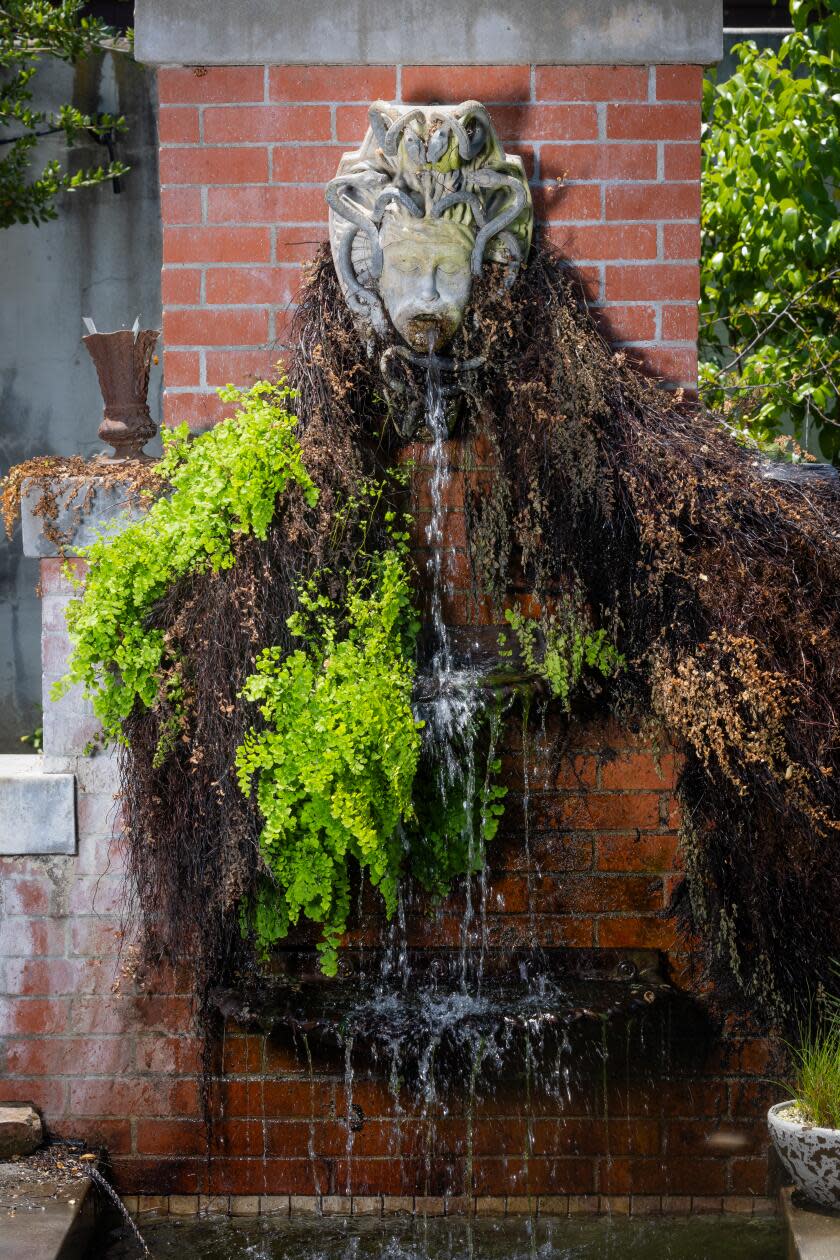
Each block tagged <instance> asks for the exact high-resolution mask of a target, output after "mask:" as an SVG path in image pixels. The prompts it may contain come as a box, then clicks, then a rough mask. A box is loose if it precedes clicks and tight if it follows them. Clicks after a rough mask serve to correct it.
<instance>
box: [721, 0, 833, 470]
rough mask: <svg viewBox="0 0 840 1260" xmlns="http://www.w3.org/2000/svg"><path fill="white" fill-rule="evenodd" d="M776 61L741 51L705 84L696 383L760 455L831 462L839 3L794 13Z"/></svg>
mask: <svg viewBox="0 0 840 1260" xmlns="http://www.w3.org/2000/svg"><path fill="white" fill-rule="evenodd" d="M790 8H791V17H792V21H793V25H794V28H795V29H794V30H793V32H792V33H791V34H790V35H788V36H787V37H786V38H785V40H784V41H783V43H782V46H781V49H780V51H779V52H778V53H776V52H774V51H773V50H772V49H763V50H759V49H758V47H757V46H756V44H755V43H753V42H752V41H748V42H746V43H742V44H739V45H737V46H736V48H735V49H734V52H735V54H736V55H737V57H738V65H737V69H736V71H735V73H734V74H733V75H732V77H731V78H729V79H727V80H726V81H725V82H724V83H720V84H718V85H715V84H713V83H712V82H711V81H708V80H707V81H706V83H705V85H704V129H703V137H704V139H703V183H702V192H703V207H702V229H703V268H702V298H701V319H702V329H701V357H702V359H703V363H702V365H701V382H702V385H703V387H704V396H705V398H706V400H707V401H708V403H709V404H710V405H711V406H714V407H718V408H722V409H723V410H724V411H725V412H726V413H727V417H728V420H729V422H730V423H731V424H732V425H733V427H734V428H735V429H736V431H737V432H741V433H748V434H749V435H751V436H752V437H753V438H754V439H757V440H758V441H759V443H760V444H763V445H767V444H768V443H772V441H773V439H774V438H775V437H776V436H777V435H779V434H780V433H782V432H783V431H786V432H787V433H790V432H791V431H792V432H793V434H794V435H795V436H796V437H797V438H798V440H799V441H800V442H801V443H802V444H803V445H804V446H807V443H808V439H809V436H811V435H810V434H809V432H808V430H809V427H810V428H811V430H812V433H813V431H814V430H817V431H819V447H820V449H821V452H822V454H823V455H824V456H825V457H826V458H829V459H833V458H836V457H837V455H838V453H840V410H838V380H840V302H838V297H837V294H838V291H840V289H838V277H840V216H838V204H837V188H838V184H839V183H840V0H824V2H823V3H815V0H792V2H791V6H790Z"/></svg>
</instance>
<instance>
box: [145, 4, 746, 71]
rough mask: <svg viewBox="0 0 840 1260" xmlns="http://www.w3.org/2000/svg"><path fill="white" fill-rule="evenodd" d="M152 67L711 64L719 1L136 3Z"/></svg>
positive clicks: (719, 31)
mask: <svg viewBox="0 0 840 1260" xmlns="http://www.w3.org/2000/svg"><path fill="white" fill-rule="evenodd" d="M134 32H135V35H134V48H135V55H136V56H137V59H138V61H141V62H146V63H148V64H152V65H173V64H177V65H249V64H250V65H266V64H270V65H393V64H398V65H417V64H421V63H422V64H423V65H438V66H446V65H456V66H458V65H516V64H521V63H526V64H534V63H536V64H539V65H616V64H617V65H655V64H663V63H672V64H674V63H675V64H694V65H709V64H711V63H712V62H716V61H719V60H720V58H721V57H722V56H723V5H722V0H635V2H634V0H597V3H596V4H592V3H591V2H590V0H482V3H476V0H426V3H425V4H400V3H395V0H318V3H317V4H312V3H311V2H310V0H285V2H284V3H283V4H279V3H277V0H248V3H247V4H245V5H243V4H242V3H241V0H217V3H215V4H212V5H208V4H207V3H206V0H179V3H178V4H173V3H172V0H137V2H136V4H135V6H134Z"/></svg>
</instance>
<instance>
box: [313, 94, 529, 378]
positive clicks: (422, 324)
mask: <svg viewBox="0 0 840 1260" xmlns="http://www.w3.org/2000/svg"><path fill="white" fill-rule="evenodd" d="M368 117H369V119H370V126H369V128H368V130H367V134H366V135H365V137H364V140H363V141H362V144H361V147H360V148H359V149H358V150H356V151H353V152H349V153H345V154H344V155H343V156H342V158H341V161H340V163H339V167H338V173H337V175H336V177H335V179H332V180H331V181H330V182H329V184H328V185H327V188H326V198H327V202H328V204H329V207H330V244H331V246H332V252H333V259H334V261H335V266H336V272H337V274H338V278H339V283H340V284H341V288H342V292H343V293H344V297H345V300H346V302H347V304H348V306H349V307H350V309H351V311H353V314H354V315H355V317H356V321H357V323H358V324H359V326H360V331H361V333H362V335H363V336H368V335H369V334H370V332H371V331H375V332H376V333H378V334H380V335H383V336H384V335H387V334H388V332H389V331H390V330H391V329H396V331H397V332H398V333H399V335H400V337H401V338H402V339H403V342H404V343H405V346H407V347H409V348H410V351H413V352H414V354H415V355H420V356H422V357H423V359H424V362H425V357H426V356H428V355H429V353H430V352H431V351H434V352H439V351H441V350H443V349H445V347H446V346H447V344H448V343H449V342H450V341H451V339H452V336H453V335H454V333H455V332H456V331H457V329H458V327H459V325H460V323H461V320H462V318H463V315H464V310H465V309H466V306H467V303H468V302H469V299H470V292H471V288H472V281H473V278H474V277H475V276H478V275H480V274H481V272H482V269H483V267H484V263H485V261H488V262H496V263H500V264H502V265H503V268H504V269H503V271H502V276H503V277H504V283H506V284H511V283H512V282H513V280H514V279H515V278H516V274H517V272H518V270H519V268H520V266H521V265H522V264H523V263H524V262H525V259H526V258H527V256H528V250H529V248H530V244H531V235H532V231H533V222H534V208H533V204H532V201H531V191H530V188H529V185H528V180H527V178H526V175H525V169H524V165H523V162H522V158H521V157H519V156H518V155H515V154H509V153H506V152H505V151H504V149H503V148H502V145H501V143H500V141H499V137H498V135H497V134H496V129H495V127H494V125H493V122H492V120H491V117H490V115H489V113H488V112H487V110H486V109H485V107H484V106H483V105H481V104H479V102H478V101H464V102H463V103H462V104H460V105H453V106H446V107H444V106H440V105H423V106H421V105H410V106H402V105H389V104H388V103H387V102H385V101H375V102H374V103H373V104H372V105H371V106H370V109H369V111H368ZM499 283H502V279H501V278H500V280H499ZM404 348H405V347H403V350H404ZM466 366H467V365H462V370H463V369H464V368H465V367H466ZM386 376H387V373H386Z"/></svg>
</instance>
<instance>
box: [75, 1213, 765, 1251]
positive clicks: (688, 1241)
mask: <svg viewBox="0 0 840 1260" xmlns="http://www.w3.org/2000/svg"><path fill="white" fill-rule="evenodd" d="M142 1228H143V1235H144V1237H145V1239H146V1242H147V1243H148V1246H149V1248H150V1250H151V1252H152V1255H153V1256H154V1258H155V1260H168V1258H169V1257H177V1260H784V1257H785V1255H786V1252H785V1244H784V1232H783V1228H782V1225H781V1223H780V1222H778V1221H776V1220H774V1219H772V1218H770V1219H767V1218H756V1219H740V1218H738V1217H695V1218H687V1219H684V1220H631V1219H626V1218H616V1217H614V1218H612V1219H609V1218H603V1217H601V1218H598V1219H594V1220H593V1219H589V1220H565V1219H564V1220H560V1219H553V1220H551V1219H545V1220H542V1221H536V1222H534V1223H533V1224H531V1223H529V1222H528V1221H527V1220H522V1221H518V1220H511V1219H510V1218H508V1219H507V1220H491V1219H484V1220H477V1221H473V1222H469V1223H468V1222H467V1221H465V1220H459V1219H456V1218H453V1219H451V1220H441V1219H435V1218H411V1217H391V1218H388V1219H387V1220H365V1219H354V1220H349V1219H346V1218H344V1217H335V1216H325V1217H320V1218H315V1219H300V1220H294V1219H293V1220H282V1219H279V1220H278V1219H277V1218H276V1217H275V1218H265V1219H256V1220H247V1221H246V1220H228V1219H224V1218H217V1219H210V1220H203V1221H196V1220H189V1221H176V1220H172V1219H162V1220H150V1219H148V1218H147V1219H145V1220H144V1221H143V1222H142ZM95 1255H96V1260H135V1258H136V1257H137V1256H138V1255H139V1250H138V1248H137V1245H136V1243H134V1242H132V1241H130V1240H129V1239H128V1238H127V1236H126V1234H125V1233H124V1232H123V1231H121V1230H120V1229H119V1228H115V1229H113V1230H111V1231H110V1236H109V1237H108V1239H107V1240H105V1241H104V1242H102V1243H101V1244H100V1245H99V1248H98V1249H97V1251H96V1252H95Z"/></svg>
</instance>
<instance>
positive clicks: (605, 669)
mask: <svg viewBox="0 0 840 1260" xmlns="http://www.w3.org/2000/svg"><path fill="white" fill-rule="evenodd" d="M505 619H506V620H507V623H508V625H509V626H510V627H511V629H512V630H513V632H514V634H515V636H516V638H517V640H518V642H519V648H520V651H521V652H522V658H523V660H524V662H525V666H526V668H527V669H528V670H529V671H530V672H531V673H532V674H534V675H536V677H538V678H542V679H543V680H544V681H545V682H546V683H547V684H548V686H549V689H550V691H551V694H552V696H554V698H555V699H557V700H559V701H560V703H561V704H562V706H563V708H564V709H566V710H567V711H568V709H569V708H570V704H571V696H572V691H573V689H574V688H575V687H576V686H577V685H578V683H579V682H580V681H581V679H582V677H583V674H584V670H585V669H589V670H593V671H595V672H596V673H599V674H601V676H602V677H603V678H611V677H613V676H614V675H615V674H617V673H618V671H619V670H620V669H621V668H622V666H623V665H624V663H625V662H624V657H623V656H622V655H621V653H620V652H619V651H618V650H617V649H616V648H615V646H614V645H613V643H611V642H610V639H609V637H608V634H607V631H606V629H604V628H603V627H601V628H600V629H599V630H594V629H592V628H591V625H590V622H589V618H588V616H587V612H586V609H585V607H584V604H583V600H582V598H581V595H580V592H579V591H578V590H575V591H574V592H573V594H571V595H568V594H567V595H563V596H560V597H559V598H558V599H556V600H555V607H554V608H553V609H552V610H551V611H550V612H544V613H543V614H542V616H541V618H540V620H539V621H535V620H534V618H533V617H526V616H525V615H524V614H523V613H522V611H521V610H520V609H519V608H509V609H508V610H507V612H506V613H505Z"/></svg>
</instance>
